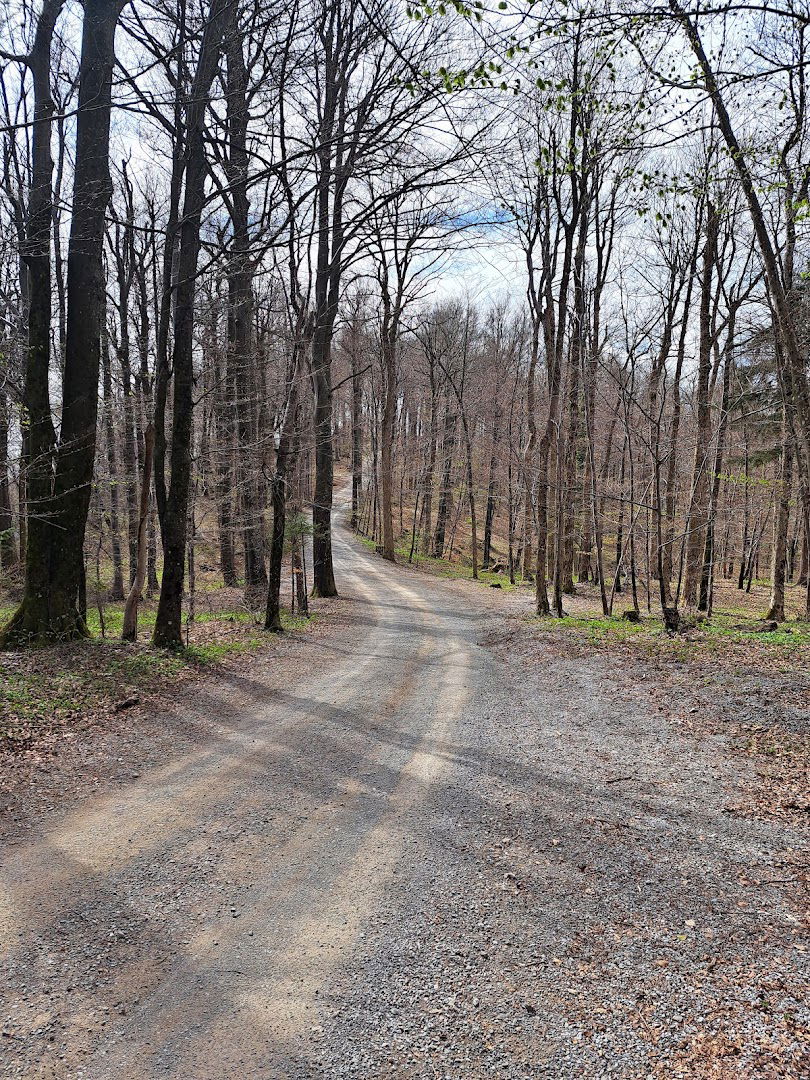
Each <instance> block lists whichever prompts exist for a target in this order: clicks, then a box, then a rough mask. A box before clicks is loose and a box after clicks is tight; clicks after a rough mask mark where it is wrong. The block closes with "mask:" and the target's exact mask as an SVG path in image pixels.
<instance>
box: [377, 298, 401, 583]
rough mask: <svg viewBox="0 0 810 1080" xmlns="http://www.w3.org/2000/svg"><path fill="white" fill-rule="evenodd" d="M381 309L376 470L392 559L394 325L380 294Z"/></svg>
mask: <svg viewBox="0 0 810 1080" xmlns="http://www.w3.org/2000/svg"><path fill="white" fill-rule="evenodd" d="M383 305H384V308H385V313H384V317H383V327H382V333H381V345H382V350H381V351H382V362H383V364H382V367H383V376H384V379H385V390H384V394H383V412H382V420H381V423H380V473H381V477H380V479H381V481H382V484H381V488H382V490H381V495H382V504H381V509H382V534H383V542H382V552H381V554H382V557H383V558H384V559H388V561H389V562H394V559H395V553H394V508H393V491H392V488H393V482H394V475H393V473H394V466H393V451H394V421H395V419H396V413H397V370H396V327H395V325H394V322H393V320H392V315H391V311H390V302H389V301H388V299H387V296H386V295H385V294H384V295H383Z"/></svg>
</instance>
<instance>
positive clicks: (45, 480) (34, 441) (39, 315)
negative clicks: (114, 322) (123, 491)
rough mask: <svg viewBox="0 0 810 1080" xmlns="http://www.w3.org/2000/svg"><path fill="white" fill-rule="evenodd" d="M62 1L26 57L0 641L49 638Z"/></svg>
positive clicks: (49, 7) (53, 3) (45, 17)
mask: <svg viewBox="0 0 810 1080" xmlns="http://www.w3.org/2000/svg"><path fill="white" fill-rule="evenodd" d="M62 6H63V0H45V3H44V5H43V8H42V12H41V14H40V17H39V19H38V21H37V28H36V32H35V36H34V43H33V46H32V48H31V52H30V54H29V57H28V67H29V70H30V72H31V76H32V81H33V89H34V123H33V125H32V128H31V151H30V152H31V186H30V190H29V195H28V225H27V231H26V235H25V240H24V243H23V245H22V261H23V262H24V264H25V266H26V268H27V271H28V341H27V346H28V347H27V350H26V354H25V385H24V389H23V403H24V407H25V415H26V420H27V425H25V427H26V430H25V431H24V448H25V453H24V469H23V470H21V474H22V475H23V476H24V483H25V522H24V530H25V543H24V544H22V547H23V549H24V551H25V591H24V593H23V599H22V603H21V604H20V607H19V608H18V609H17V611H16V613H15V614H14V616H13V617H12V619H11V621H10V623H9V624H8V626H6V627H5V629H4V630H3V632H2V634H0V642H2V643H3V644H12V643H14V644H25V643H27V642H28V641H30V640H31V639H35V638H40V637H47V636H49V632H50V630H51V622H50V576H49V570H50V567H49V562H48V544H49V536H50V531H51V522H50V514H51V506H50V498H51V482H52V468H53V454H54V449H55V444H56V433H55V432H54V429H53V422H52V420H51V401H50V391H49V385H48V380H49V376H50V363H51V313H52V296H51V229H52V225H53V195H52V190H51V175H52V172H53V161H52V159H51V134H52V128H53V111H54V104H53V99H52V97H51V43H52V40H53V33H54V27H55V24H56V20H57V19H58V17H59V14H60V12H61V10H62Z"/></svg>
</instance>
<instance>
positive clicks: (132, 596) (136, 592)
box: [121, 424, 155, 641]
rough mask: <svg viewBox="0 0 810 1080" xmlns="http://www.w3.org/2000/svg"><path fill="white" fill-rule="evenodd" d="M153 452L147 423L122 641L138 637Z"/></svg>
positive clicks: (151, 432)
mask: <svg viewBox="0 0 810 1080" xmlns="http://www.w3.org/2000/svg"><path fill="white" fill-rule="evenodd" d="M154 454H155V429H154V426H153V425H152V424H148V425H147V428H146V431H145V432H144V455H143V472H142V474H141V498H140V503H139V507H138V550H137V556H136V560H135V578H134V580H133V582H132V585H131V586H130V590H129V595H128V596H127V602H126V606H125V607H124V626H123V630H122V631H121V638H122V640H123V641H135V640H136V639H137V637H138V604H139V603H140V600H141V594H142V593H143V586H144V582H145V580H146V560H147V523H148V521H149V491H150V488H151V486H152V463H153V459H154Z"/></svg>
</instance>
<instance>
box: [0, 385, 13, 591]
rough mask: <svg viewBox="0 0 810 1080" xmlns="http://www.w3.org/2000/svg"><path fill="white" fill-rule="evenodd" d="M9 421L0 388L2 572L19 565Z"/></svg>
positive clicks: (0, 560) (0, 565) (4, 397)
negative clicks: (9, 469)
mask: <svg viewBox="0 0 810 1080" xmlns="http://www.w3.org/2000/svg"><path fill="white" fill-rule="evenodd" d="M8 421H9V410H8V398H7V397H6V395H5V393H4V392H3V390H2V388H0V570H8V569H9V568H10V567H12V566H15V565H16V563H17V545H16V543H15V541H14V518H13V516H12V513H11V484H10V482H9V471H8V466H9V459H8V426H9V424H8Z"/></svg>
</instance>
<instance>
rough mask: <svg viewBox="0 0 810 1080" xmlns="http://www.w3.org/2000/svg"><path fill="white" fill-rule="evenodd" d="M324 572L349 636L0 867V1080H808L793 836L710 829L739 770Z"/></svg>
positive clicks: (581, 673)
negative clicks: (341, 600) (342, 605)
mask: <svg viewBox="0 0 810 1080" xmlns="http://www.w3.org/2000/svg"><path fill="white" fill-rule="evenodd" d="M336 557H337V566H338V573H339V583H340V584H341V587H342V589H343V590H344V592H345V594H346V596H347V601H346V605H347V606H346V611H347V614H346V627H345V629H343V630H342V631H336V632H335V633H334V634H332V635H331V636H329V635H326V636H323V637H322V638H321V639H320V640H319V641H318V642H316V643H313V644H312V645H311V646H301V647H298V646H296V647H292V648H290V650H289V651H288V653H287V659H288V660H289V663H287V664H281V665H279V664H278V663H275V664H273V665H270V666H263V665H262V663H261V661H259V660H257V662H256V664H255V667H253V668H251V669H248V670H246V671H242V672H241V673H239V672H233V673H231V674H229V676H228V677H227V679H223V680H222V681H221V682H220V683H217V684H216V685H215V686H214V687H208V688H201V689H200V690H199V693H198V697H197V699H196V700H194V701H192V702H189V703H188V707H187V708H186V709H185V711H184V712H183V723H182V725H179V726H180V727H181V729H182V732H183V737H182V739H181V740H179V743H178V748H177V750H176V751H175V752H172V751H171V748H170V745H169V743H170V740H167V739H164V742H163V743H162V744H161V745H163V746H165V758H164V759H163V760H162V761H156V760H154V759H152V760H147V762H146V764H145V765H144V764H143V763H140V762H139V761H138V759H137V757H136V752H135V748H134V746H133V747H132V762H133V763H132V772H131V773H129V774H127V773H126V772H125V771H123V772H122V774H121V775H118V777H117V781H116V783H115V784H114V785H107V786H106V787H105V788H104V789H103V790H100V791H97V792H94V793H93V794H92V795H91V796H90V797H87V798H85V799H83V800H82V801H77V800H76V798H75V796H71V798H70V799H69V800H67V802H66V805H65V806H64V807H61V808H60V809H59V810H55V811H53V812H52V813H51V814H50V815H48V816H45V815H41V816H40V819H39V820H37V818H36V815H34V816H33V817H32V819H31V820H30V821H29V822H28V823H27V824H28V825H29V826H30V827H28V828H26V829H25V830H23V831H22V832H19V831H18V832H16V833H15V834H14V836H13V842H11V843H10V844H7V845H6V847H5V849H4V855H3V864H2V869H1V870H0V944H1V945H2V950H3V963H2V973H0V994H1V995H2V1007H0V1024H2V1041H1V1042H0V1070H1V1071H0V1075H4V1076H9V1077H21V1076H25V1077H51V1078H54V1080H56V1078H59V1080H63V1078H68V1077H70V1078H74V1077H75V1078H87V1080H90V1078H95V1080H99V1078H113V1077H115V1078H119V1077H126V1078H129V1077H132V1078H135V1080H137V1078H152V1077H166V1076H168V1077H177V1078H180V1077H182V1078H188V1080H206V1078H211V1080H214V1078H226V1077H228V1078H230V1077H242V1076H244V1077H247V1078H250V1080H265V1078H266V1080H270V1078H279V1080H280V1078H289V1080H307V1078H315V1077H324V1078H334V1080H338V1078H342V1077H363V1078H375V1077H391V1078H399V1077H412V1078H448V1080H449V1078H454V1080H456V1078H457V1080H474V1078H477V1077H502V1078H512V1077H515V1078H517V1077H521V1078H524V1077H525V1078H529V1077H549V1078H552V1077H553V1078H563V1077H566V1078H567V1077H570V1078H575V1077H576V1078H579V1077H624V1078H636V1077H638V1078H646V1077H656V1078H657V1077H666V1078H674V1077H690V1078H695V1080H697V1078H704V1077H720V1078H725V1077H729V1078H731V1077H751V1078H769V1077H785V1078H796V1080H798V1078H807V1077H810V1045H809V1044H808V1042H807V1026H808V1015H807V1000H808V993H807V991H808V965H807V951H806V945H807V938H806V934H805V930H804V925H803V923H802V920H801V913H800V911H799V910H798V907H797V896H796V889H795V885H794V882H793V878H792V876H791V873H790V870H789V869H788V868H787V867H789V864H790V863H791V860H795V858H796V853H797V852H802V851H804V850H805V849H803V848H802V843H803V838H802V836H801V835H800V834H799V832H798V831H793V830H792V829H791V828H790V827H788V826H786V825H785V824H783V823H777V822H762V821H755V820H751V819H748V818H743V817H740V816H738V815H736V814H733V813H729V807H732V806H733V805H734V804H735V799H736V796H737V794H738V793H739V791H740V790H741V788H744V787H745V785H746V784H747V783H749V782H751V780H752V777H751V776H749V775H747V773H746V769H747V768H748V766H747V765H746V763H745V761H741V759H740V758H739V757H738V756H734V755H732V754H731V753H730V752H729V748H728V747H727V745H726V744H725V743H724V741H723V740H722V739H720V738H708V737H701V738H696V737H692V736H689V735H688V734H686V733H684V732H683V731H681V730H679V729H678V728H677V726H674V725H673V724H671V723H670V722H669V721H668V720H667V718H666V715H665V714H664V713H663V712H662V711H661V710H660V709H652V708H650V705H649V702H648V701H646V700H642V699H641V698H639V699H638V700H636V699H635V697H634V692H633V682H632V678H630V677H629V676H628V669H627V668H626V667H625V668H624V669H623V670H622V672H621V674H620V675H617V674H616V672H614V671H613V670H612V669H611V666H610V663H609V658H607V657H604V656H594V657H585V658H584V657H582V656H581V655H579V656H576V657H574V658H566V657H565V656H560V655H557V654H555V653H554V652H552V651H551V650H549V652H548V653H547V654H545V653H543V652H542V650H541V652H540V653H539V654H538V653H537V652H536V651H535V652H532V653H531V654H527V653H526V652H525V650H523V649H522V648H521V647H520V643H519V641H518V640H516V633H515V628H514V623H513V622H510V621H509V620H508V619H503V618H502V617H501V616H500V615H499V614H498V610H499V608H498V605H499V604H500V603H501V600H500V598H497V597H495V596H490V595H489V594H488V593H486V592H484V591H482V590H475V589H474V588H473V587H472V586H468V585H466V584H462V583H455V584H453V583H449V584H447V583H441V582H437V581H435V580H433V579H429V580H428V579H425V578H423V577H421V576H419V575H416V574H412V573H408V572H406V571H401V570H396V569H394V568H391V567H388V566H387V565H386V564H384V563H382V562H381V561H379V560H377V559H376V558H374V557H373V556H371V555H369V554H368V553H367V552H365V551H364V550H362V549H361V548H360V547H359V546H358V545H355V544H354V542H353V541H351V540H350V539H349V538H348V537H347V536H346V535H345V534H339V536H338V540H337V556H336ZM527 657H528V659H527ZM293 669H295V670H293ZM173 723H175V721H174V720H172V718H170V717H167V718H165V724H166V726H167V728H168V730H169V731H170V730H171V725H172V724H173ZM177 723H178V724H179V721H177ZM195 731H196V735H194V732H195ZM129 767H130V761H129V760H125V761H124V762H122V765H121V767H120V768H121V770H126V769H127V768H129ZM57 780H58V777H54V778H53V783H54V785H55V786H56V784H57ZM802 857H804V858H805V861H806V855H803V856H802Z"/></svg>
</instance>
